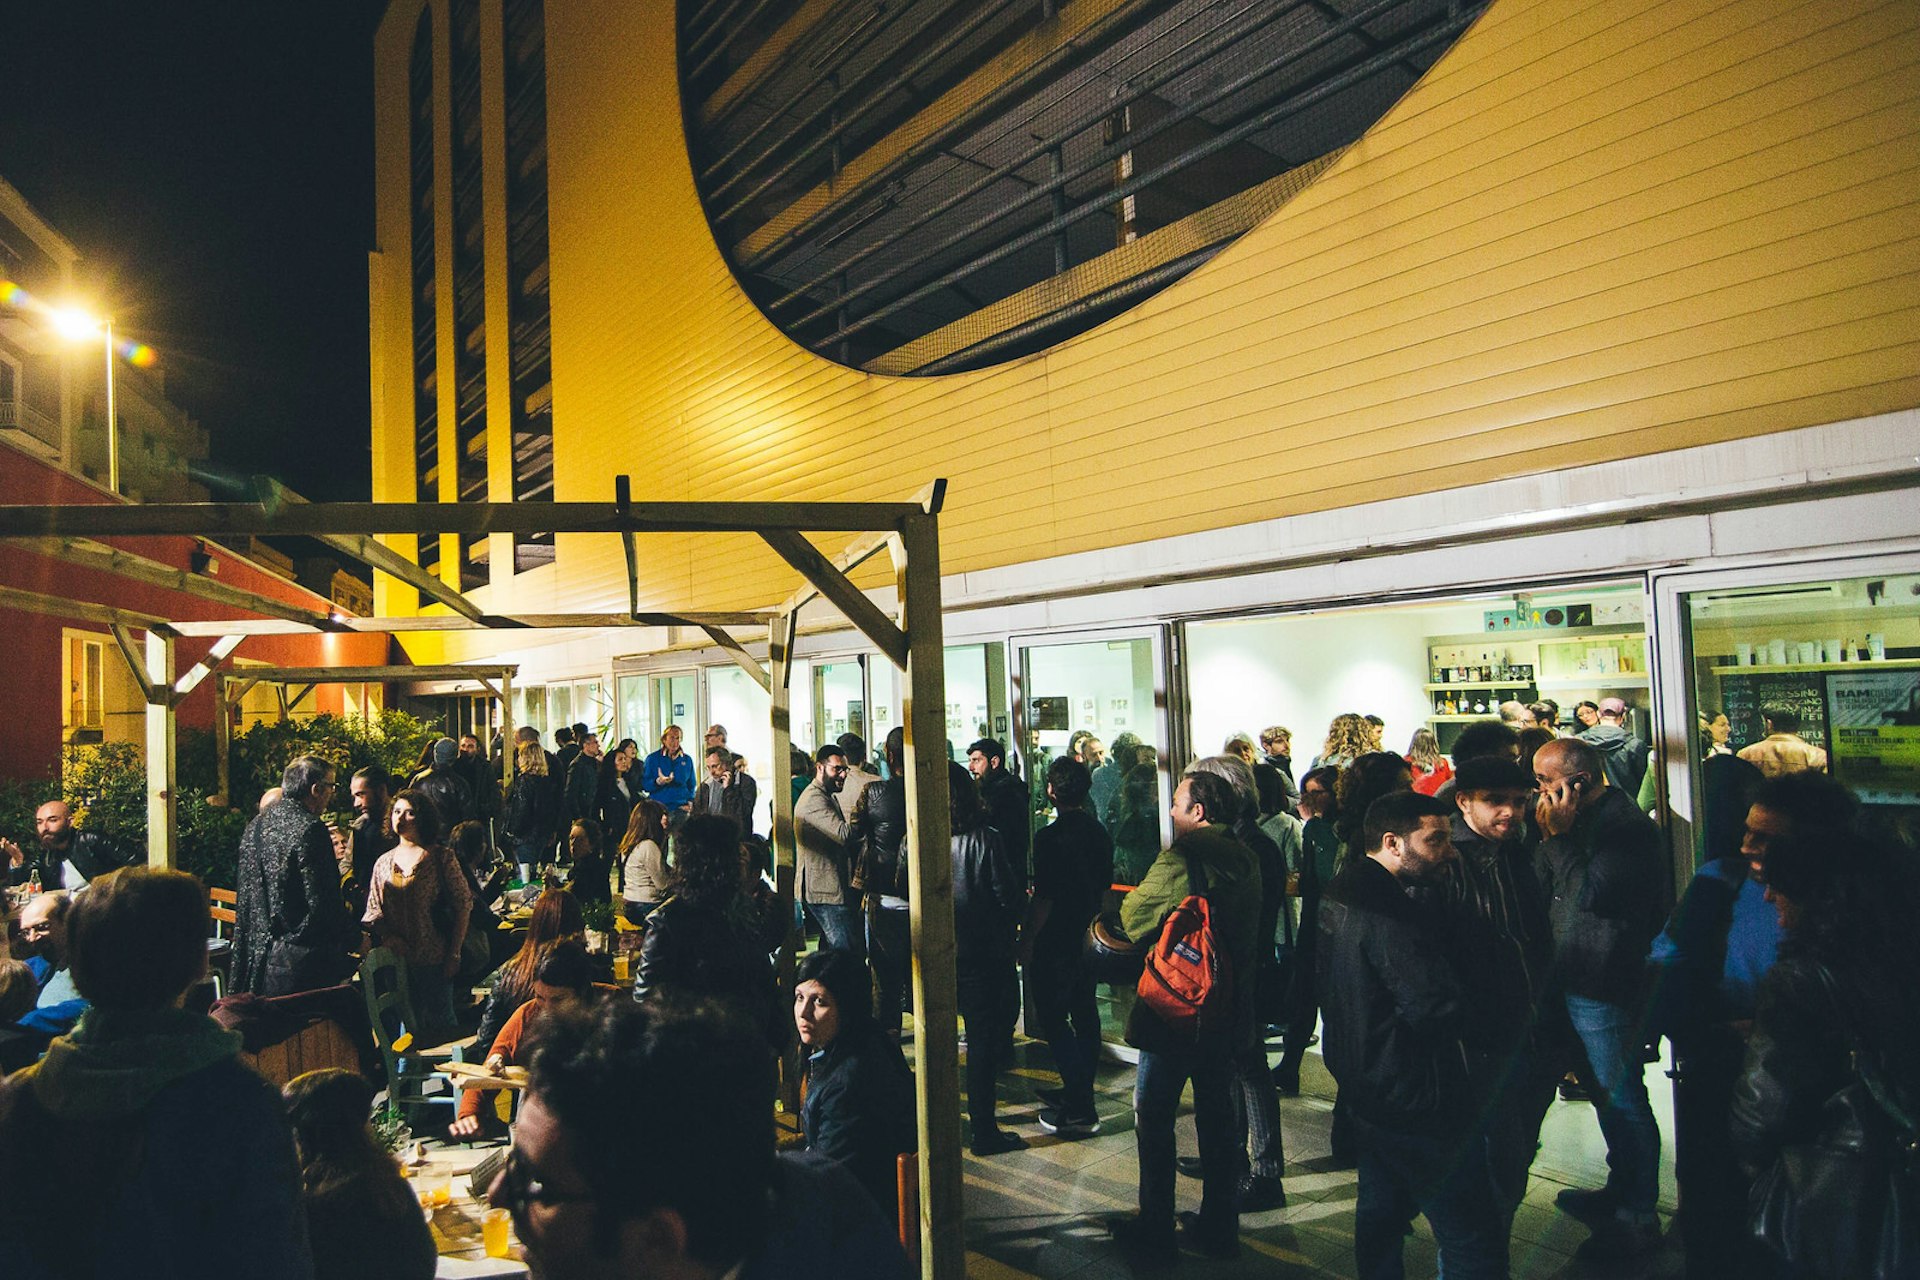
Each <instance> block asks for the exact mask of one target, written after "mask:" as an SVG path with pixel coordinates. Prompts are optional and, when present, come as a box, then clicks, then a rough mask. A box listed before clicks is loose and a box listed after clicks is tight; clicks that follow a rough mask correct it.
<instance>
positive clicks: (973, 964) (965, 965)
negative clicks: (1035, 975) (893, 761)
mask: <svg viewBox="0 0 1920 1280" xmlns="http://www.w3.org/2000/svg"><path fill="white" fill-rule="evenodd" d="M872 789H873V788H871V787H869V788H868V790H869V791H871V790H872ZM1026 912H1027V891H1026V881H1025V877H1023V876H1022V875H1020V873H1019V872H1018V871H1017V870H1016V869H1015V866H1014V863H1013V859H1012V858H1011V857H1010V856H1009V855H1008V852H1007V846H1006V844H1005V842H1004V841H1002V840H1001V838H1000V833H999V832H998V831H997V830H996V829H994V828H993V827H989V826H977V827H975V828H974V829H973V830H971V831H960V832H955V833H954V837H953V938H954V959H955V962H956V963H957V964H958V965H959V967H960V971H961V973H962V974H963V975H964V974H966V973H967V972H968V971H969V970H972V971H976V972H977V971H979V970H980V969H982V968H991V967H992V966H995V965H999V964H1004V965H1009V966H1010V965H1012V964H1013V941H1014V935H1015V933H1017V932H1018V930H1019V928H1020V921H1021V919H1022V918H1023V917H1024V916H1025V915H1026Z"/></svg>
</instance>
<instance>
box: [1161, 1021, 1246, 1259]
mask: <svg viewBox="0 0 1920 1280" xmlns="http://www.w3.org/2000/svg"><path fill="white" fill-rule="evenodd" d="M1188 1080H1192V1081H1193V1122H1194V1127H1195V1128H1196V1129H1198V1130H1199V1136H1200V1168H1201V1179H1200V1186H1201V1192H1200V1231H1201V1234H1202V1235H1203V1236H1205V1238H1206V1239H1207V1240H1208V1241H1209V1242H1225V1241H1229V1240H1235V1239H1237V1238H1238V1237H1239V1235H1240V1170H1241V1162H1242V1161H1243V1160H1244V1159H1245V1158H1246V1157H1245V1150H1244V1148H1242V1147H1241V1146H1240V1145H1239V1143H1240V1139H1239V1137H1238V1135H1237V1134H1236V1133H1235V1130H1234V1113H1233V1064H1232V1062H1231V1060H1230V1059H1229V1058H1228V1056H1227V1055H1226V1054H1225V1053H1220V1052H1206V1053H1203V1052H1199V1051H1191V1050H1189V1051H1179V1052H1171V1053H1154V1052H1149V1051H1147V1050H1142V1051H1141V1053H1140V1066H1139V1069H1138V1071H1137V1072H1136V1073H1135V1075H1134V1078H1133V1143H1134V1151H1135V1153H1136V1155H1137V1157H1138V1160H1139V1164H1140V1221H1141V1222H1142V1223H1143V1224H1144V1226H1145V1228H1146V1229H1147V1230H1148V1231H1150V1232H1154V1233H1159V1234H1171V1233H1172V1231H1173V1179H1174V1152H1175V1146H1174V1136H1173V1121H1174V1117H1175V1116H1176V1115H1178V1114H1179V1111H1180V1093H1181V1091H1182V1090H1183V1089H1185V1088H1186V1085H1187V1081H1188Z"/></svg>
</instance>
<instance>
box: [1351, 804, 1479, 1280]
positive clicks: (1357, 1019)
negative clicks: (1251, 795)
mask: <svg viewBox="0 0 1920 1280" xmlns="http://www.w3.org/2000/svg"><path fill="white" fill-rule="evenodd" d="M1361 836H1362V839H1363V841H1364V847H1365V849H1366V856H1365V857H1359V858H1355V859H1353V860H1352V861H1351V862H1349V863H1348V864H1347V866H1346V867H1345V868H1344V869H1343V870H1342V871H1341V872H1340V874H1339V875H1337V876H1335V877H1334V881H1333V884H1332V885H1331V886H1329V888H1328V890H1327V896H1326V901H1325V902H1324V903H1322V904H1321V907H1320V956H1319V959H1320V975H1321V978H1322V983H1321V985H1322V987H1323V989H1324V992H1325V1001H1324V1006H1323V1017H1324V1018H1325V1022H1326V1032H1327V1034H1326V1039H1325V1041H1324V1046H1325V1054H1326V1061H1327V1070H1329V1071H1331V1072H1332V1073H1333V1077H1334V1079H1335V1080H1337V1081H1339V1083H1340V1101H1341V1102H1342V1104H1344V1105H1345V1106H1346V1107H1347V1108H1348V1109H1349V1114H1350V1116H1351V1123H1352V1127H1353V1136H1354V1144H1355V1147H1356V1148H1357V1150H1358V1153H1359V1164H1360V1200H1359V1204H1358V1206H1357V1208H1356V1210H1355V1215H1354V1224H1353V1250H1354V1261H1355V1263H1356V1264H1357V1271H1358V1274H1359V1275H1361V1276H1366V1277H1377V1276H1389V1275H1399V1274H1400V1273H1401V1253H1402V1249H1403V1244H1402V1240H1403V1238H1404V1236H1405V1235H1406V1234H1407V1230H1408V1228H1409V1227H1410V1226H1411V1225H1412V1223H1413V1219H1414V1216H1415V1215H1416V1214H1423V1215H1425V1217H1426V1219H1427V1223H1428V1225H1429V1226H1431V1227H1432V1228H1433V1236H1434V1240H1435V1242H1436V1243H1438V1245H1439V1246H1440V1268H1441V1270H1442V1271H1443V1272H1444V1273H1445V1274H1446V1275H1447V1276H1449V1277H1457V1278H1458V1280H1489V1278H1500V1280H1504V1277H1505V1276H1506V1275H1507V1230H1506V1218H1505V1215H1504V1214H1503V1213H1502V1212H1501V1209H1500V1206H1499V1204H1498V1203H1497V1201H1496V1199H1495V1194H1494V1190H1493V1179H1492V1178H1491V1177H1490V1176H1489V1170H1488V1169H1487V1166H1486V1156H1485V1148H1484V1146H1483V1145H1482V1144H1480V1143H1476V1142H1473V1141H1471V1138H1470V1134H1471V1129H1472V1126H1473V1118H1474V1110H1473V1106H1472V1102H1473V1096H1474V1091H1473V1084H1472V1081H1471V1078H1470V1077H1469V1075H1468V1071H1467V1060H1466V1055H1465V1054H1464V1052H1463V1050H1462V1044H1461V1038H1460V1032H1461V1027H1462V1025H1463V1022H1464V1017H1465V1010H1464V1007H1463V1005H1464V997H1463V995H1462V993H1461V987H1460V983H1459V980H1458V979H1457V978H1456V977H1455V976H1454V973H1453V969H1452V966H1451V965H1449V964H1448V963H1447V959H1446V955H1445V953H1444V952H1443V950H1442V947H1441V943H1440V941H1439V939H1438V938H1437V936H1436V922H1435V920H1434V919H1433V918H1432V913H1431V912H1429V911H1427V910H1423V909H1422V908H1421V907H1420V906H1419V905H1418V904H1417V903H1416V901H1415V899H1414V897H1413V896H1412V893H1411V892H1410V891H1411V890H1414V889H1416V888H1418V887H1420V886H1422V885H1425V884H1428V883H1431V882H1432V881H1433V880H1434V879H1435V878H1436V877H1437V876H1438V875H1439V874H1440V873H1441V872H1442V871H1443V870H1444V868H1445V867H1446V865H1447V864H1448V863H1449V862H1451V861H1453V860H1454V858H1455V856H1456V855H1455V853H1454V849H1453V838H1452V832H1451V829H1450V825H1449V814H1448V808H1447V806H1446V805H1444V804H1442V803H1441V802H1440V801H1438V800H1434V799H1431V798H1429V797H1427V796H1423V795H1421V794H1419V793H1418V792H1414V791H1395V792H1390V793H1388V794H1387V795H1384V796H1381V797H1380V798H1379V799H1377V800H1375V801H1374V802H1373V803H1372V804H1371V805H1369V806H1368V807H1367V813H1366V819H1365V822H1364V823H1363V824H1362V826H1361Z"/></svg>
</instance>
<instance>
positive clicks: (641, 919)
mask: <svg viewBox="0 0 1920 1280" xmlns="http://www.w3.org/2000/svg"><path fill="white" fill-rule="evenodd" d="M618 862H619V866H620V901H621V907H622V910H624V911H625V912H626V916H627V923H628V924H631V925H638V926H644V925H645V923H646V919H647V917H648V916H649V915H651V914H652V913H653V909H654V908H655V907H657V906H659V905H660V904H661V903H662V902H665V901H666V899H667V890H668V886H669V885H670V884H671V882H672V878H671V876H670V875H669V873H668V871H667V809H666V806H665V805H663V804H661V803H660V802H659V801H658V800H653V799H647V798H642V799H641V800H640V801H639V803H637V804H635V805H634V806H633V812H632V814H631V815H629V816H628V818H627V832H626V834H625V835H623V836H621V837H620V852H619V857H618Z"/></svg>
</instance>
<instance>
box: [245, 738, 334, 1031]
mask: <svg viewBox="0 0 1920 1280" xmlns="http://www.w3.org/2000/svg"><path fill="white" fill-rule="evenodd" d="M335 789H336V783H335V782H334V769H333V766H332V765H331V764H328V763H327V762H326V761H325V760H322V759H320V758H319V757H318V756H301V757H300V758H299V759H298V760H295V761H294V762H293V763H292V764H290V765H288V766H287V770H286V772H285V773H284V774H282V775H281V778H280V798H279V799H278V800H275V801H274V802H273V803H272V804H270V805H268V806H267V807H266V808H265V809H263V810H261V812H260V813H259V814H258V815H257V816H256V817H255V818H254V820H253V821H252V822H250V823H248V824H247V830H246V833H245V834H244V835H242V836H241V837H240V853H239V859H238V861H239V867H238V878H237V883H236V884H235V886H234V888H235V893H236V896H237V897H238V899H239V904H238V909H237V911H236V914H237V915H238V917H239V920H238V923H237V924H236V926H235V928H234V940H233V950H234V985H235V987H236V988H237V989H239V990H241V991H250V992H252V993H253V994H255V995H260V996H284V995H292V994H293V993H294V992H296V991H312V990H315V989H316V988H319V987H330V986H333V985H334V984H335V983H338V982H343V981H345V980H346V977H347V975H348V974H349V973H351V972H352V971H353V956H352V951H353V944H354V942H355V941H356V938H355V931H354V924H353V917H352V916H351V915H349V914H348V912H347V903H346V898H345V897H344V896H343V895H342V893H341V891H340V867H339V864H338V863H337V862H336V861H335V860H334V854H333V835H332V832H331V831H330V830H329V829H328V827H327V824H326V823H325V822H324V821H322V820H321V817H320V815H321V814H322V813H324V812H326V810H327V806H328V805H329V804H330V803H331V802H332V800H333V794H334V791H335Z"/></svg>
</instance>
